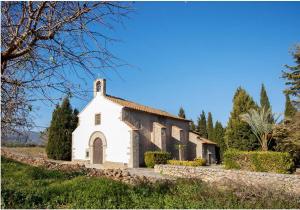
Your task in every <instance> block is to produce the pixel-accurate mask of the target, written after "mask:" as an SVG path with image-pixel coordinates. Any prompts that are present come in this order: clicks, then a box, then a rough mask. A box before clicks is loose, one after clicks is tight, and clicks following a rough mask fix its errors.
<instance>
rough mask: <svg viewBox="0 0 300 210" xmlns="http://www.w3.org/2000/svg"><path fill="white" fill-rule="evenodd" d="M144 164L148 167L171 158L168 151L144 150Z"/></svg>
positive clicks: (163, 162)
mask: <svg viewBox="0 0 300 210" xmlns="http://www.w3.org/2000/svg"><path fill="white" fill-rule="evenodd" d="M144 156H145V164H146V166H147V167H148V168H153V167H154V165H155V164H166V163H167V161H168V160H170V159H171V158H172V155H171V153H169V152H160V151H148V152H145V154H144Z"/></svg>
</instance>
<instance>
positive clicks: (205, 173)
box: [154, 165, 300, 196]
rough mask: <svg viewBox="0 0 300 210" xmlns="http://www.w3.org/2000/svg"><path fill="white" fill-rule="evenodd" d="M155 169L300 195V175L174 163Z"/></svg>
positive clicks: (208, 180) (181, 175)
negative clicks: (177, 164) (176, 164)
mask: <svg viewBox="0 0 300 210" xmlns="http://www.w3.org/2000/svg"><path fill="white" fill-rule="evenodd" d="M154 169H155V172H157V173H161V174H164V175H169V176H172V177H180V178H199V179H202V180H203V181H206V182H212V183H222V182H224V181H225V180H230V181H232V182H234V183H241V184H243V185H249V186H261V187H268V188H271V189H274V190H283V191H285V192H286V193H293V194H297V195H299V196H300V176H299V175H291V174H275V173H262V172H250V171H241V170H225V169H220V168H209V167H189V166H174V165H155V167H154Z"/></svg>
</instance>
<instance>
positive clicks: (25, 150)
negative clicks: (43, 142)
mask: <svg viewBox="0 0 300 210" xmlns="http://www.w3.org/2000/svg"><path fill="white" fill-rule="evenodd" d="M2 149H4V150H6V151H8V152H11V153H14V154H18V155H23V156H31V157H39V158H47V155H46V151H45V147H2Z"/></svg>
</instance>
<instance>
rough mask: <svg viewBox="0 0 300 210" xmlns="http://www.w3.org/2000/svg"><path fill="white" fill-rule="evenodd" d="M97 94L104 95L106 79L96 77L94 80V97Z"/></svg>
mask: <svg viewBox="0 0 300 210" xmlns="http://www.w3.org/2000/svg"><path fill="white" fill-rule="evenodd" d="M97 94H100V95H102V96H105V95H106V80H105V79H96V80H95V81H94V97H96V95H97Z"/></svg>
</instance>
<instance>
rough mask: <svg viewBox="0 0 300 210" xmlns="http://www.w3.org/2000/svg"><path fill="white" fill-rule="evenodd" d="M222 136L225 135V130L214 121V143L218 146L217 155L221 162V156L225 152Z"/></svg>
mask: <svg viewBox="0 0 300 210" xmlns="http://www.w3.org/2000/svg"><path fill="white" fill-rule="evenodd" d="M224 134H225V129H224V128H223V126H222V124H221V123H220V122H219V121H216V124H215V128H214V141H215V142H216V143H217V144H218V146H219V148H220V149H219V151H220V152H219V153H220V159H221V160H223V154H224V152H225V150H226V144H225V141H224Z"/></svg>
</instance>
